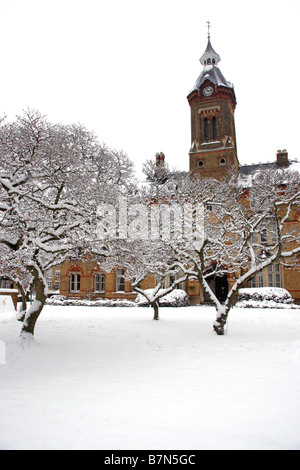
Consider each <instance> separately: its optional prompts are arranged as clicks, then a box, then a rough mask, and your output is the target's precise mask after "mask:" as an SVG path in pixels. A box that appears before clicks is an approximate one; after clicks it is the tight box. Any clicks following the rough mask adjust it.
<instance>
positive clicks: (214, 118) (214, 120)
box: [212, 116, 218, 141]
mask: <svg viewBox="0 0 300 470" xmlns="http://www.w3.org/2000/svg"><path fill="white" fill-rule="evenodd" d="M212 129H213V141H216V140H217V138H218V134H217V118H216V116H214V117H213V118H212Z"/></svg>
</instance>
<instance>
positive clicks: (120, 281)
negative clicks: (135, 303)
mask: <svg viewBox="0 0 300 470" xmlns="http://www.w3.org/2000/svg"><path fill="white" fill-rule="evenodd" d="M116 288H117V292H125V269H123V268H119V269H117V285H116Z"/></svg>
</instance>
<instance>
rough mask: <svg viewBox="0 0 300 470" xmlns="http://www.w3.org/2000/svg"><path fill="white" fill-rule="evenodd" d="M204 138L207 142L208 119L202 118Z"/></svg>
mask: <svg viewBox="0 0 300 470" xmlns="http://www.w3.org/2000/svg"><path fill="white" fill-rule="evenodd" d="M204 140H205V142H209V132H208V119H207V118H205V119H204Z"/></svg>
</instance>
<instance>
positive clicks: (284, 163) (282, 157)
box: [276, 149, 289, 168]
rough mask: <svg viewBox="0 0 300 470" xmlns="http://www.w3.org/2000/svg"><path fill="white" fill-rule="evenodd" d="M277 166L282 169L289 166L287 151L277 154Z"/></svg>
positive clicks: (279, 151) (280, 151) (278, 151)
mask: <svg viewBox="0 0 300 470" xmlns="http://www.w3.org/2000/svg"><path fill="white" fill-rule="evenodd" d="M276 161H277V166H279V167H280V168H284V167H288V166H289V159H288V152H287V150H285V149H284V150H277V154H276Z"/></svg>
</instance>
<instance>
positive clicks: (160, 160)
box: [155, 152, 165, 168]
mask: <svg viewBox="0 0 300 470" xmlns="http://www.w3.org/2000/svg"><path fill="white" fill-rule="evenodd" d="M155 159H156V163H155V164H156V168H163V167H164V166H165V155H164V153H163V152H160V153H159V152H157V153H156V154H155Z"/></svg>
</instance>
